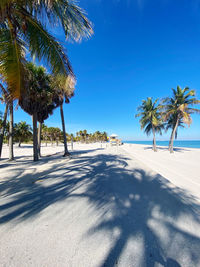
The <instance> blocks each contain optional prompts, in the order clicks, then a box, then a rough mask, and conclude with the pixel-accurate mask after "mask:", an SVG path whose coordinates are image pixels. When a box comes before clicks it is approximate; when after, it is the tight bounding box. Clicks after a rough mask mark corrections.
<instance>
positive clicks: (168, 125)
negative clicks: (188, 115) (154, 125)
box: [165, 114, 184, 150]
mask: <svg viewBox="0 0 200 267" xmlns="http://www.w3.org/2000/svg"><path fill="white" fill-rule="evenodd" d="M175 125H176V115H175V114H172V115H171V116H170V117H169V118H168V120H167V122H166V125H165V130H166V132H167V131H168V130H169V129H172V130H173V129H174V127H175ZM179 127H181V128H184V122H183V120H182V119H180V120H179V123H178V127H177V128H176V132H175V139H177V137H178V128H179ZM172 134H173V131H172V132H171V137H170V140H171V138H172ZM169 150H170V142H169Z"/></svg>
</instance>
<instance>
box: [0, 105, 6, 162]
mask: <svg viewBox="0 0 200 267" xmlns="http://www.w3.org/2000/svg"><path fill="white" fill-rule="evenodd" d="M7 114H8V104H6V108H5V111H4V116H3V123H2V130H1V135H0V158H1V153H2V147H3V138H4V133H5V128H6V120H7Z"/></svg>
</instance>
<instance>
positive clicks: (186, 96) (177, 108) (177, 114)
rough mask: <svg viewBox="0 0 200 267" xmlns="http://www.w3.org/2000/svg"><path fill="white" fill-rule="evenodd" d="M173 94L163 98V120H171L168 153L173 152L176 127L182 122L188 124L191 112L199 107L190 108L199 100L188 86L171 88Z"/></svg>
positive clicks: (199, 111) (190, 120) (196, 110)
mask: <svg viewBox="0 0 200 267" xmlns="http://www.w3.org/2000/svg"><path fill="white" fill-rule="evenodd" d="M172 92H173V95H172V97H171V98H166V99H164V101H163V102H164V103H165V106H164V108H165V109H164V120H165V121H171V125H172V127H171V128H172V133H171V138H170V143H169V150H170V153H173V143H174V138H175V136H176V134H177V129H178V127H179V126H180V125H182V124H183V123H185V124H187V125H188V126H189V125H190V124H191V123H192V119H191V114H193V113H200V110H199V109H196V108H192V107H191V106H193V105H195V104H199V103H200V101H199V100H198V99H197V98H196V97H195V95H196V94H195V91H194V90H190V89H189V88H188V87H185V88H184V89H181V87H180V86H177V89H176V90H175V89H172Z"/></svg>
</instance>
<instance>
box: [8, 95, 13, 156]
mask: <svg viewBox="0 0 200 267" xmlns="http://www.w3.org/2000/svg"><path fill="white" fill-rule="evenodd" d="M9 113H10V121H9V160H10V161H12V160H14V149H13V134H14V131H13V129H14V114H13V100H10V101H9Z"/></svg>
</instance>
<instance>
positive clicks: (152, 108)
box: [135, 97, 164, 151]
mask: <svg viewBox="0 0 200 267" xmlns="http://www.w3.org/2000/svg"><path fill="white" fill-rule="evenodd" d="M157 103H158V99H156V100H155V101H154V102H153V100H152V97H148V98H147V100H143V101H142V105H141V106H139V107H138V111H140V112H139V113H138V114H136V115H135V117H136V118H137V117H141V119H140V125H141V129H144V132H145V133H146V134H147V135H150V133H151V132H152V133H153V150H154V151H157V149H156V137H155V136H156V133H159V134H162V129H163V128H164V126H163V123H162V119H161V109H162V106H161V105H160V104H157Z"/></svg>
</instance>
